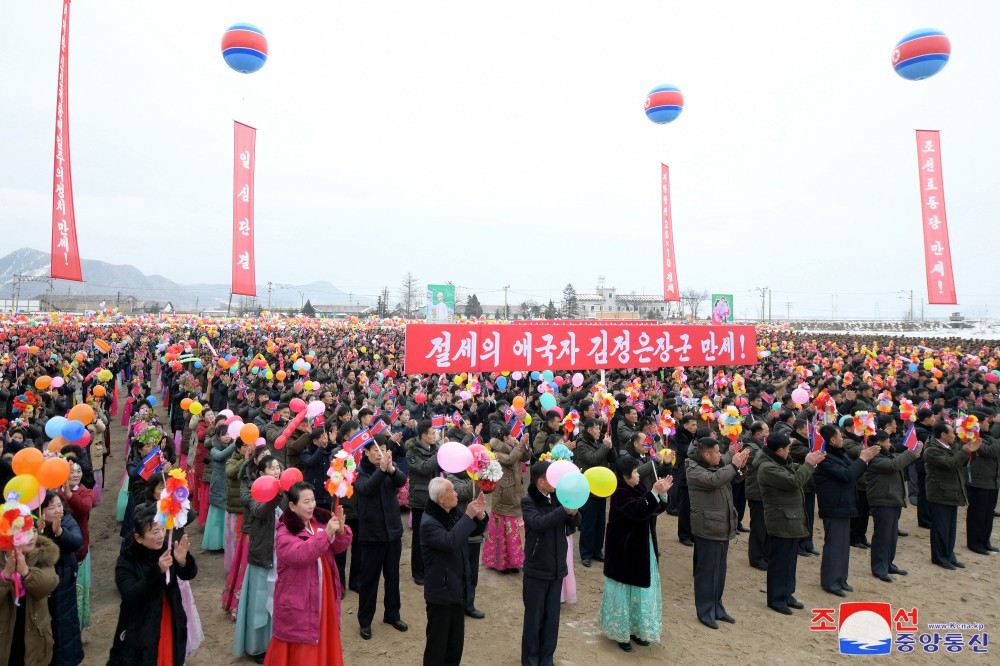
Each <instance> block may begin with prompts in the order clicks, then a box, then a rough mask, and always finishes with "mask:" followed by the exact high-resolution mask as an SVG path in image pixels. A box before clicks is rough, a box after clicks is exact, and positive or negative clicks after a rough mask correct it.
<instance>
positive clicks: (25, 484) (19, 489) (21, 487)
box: [3, 474, 39, 504]
mask: <svg viewBox="0 0 1000 666" xmlns="http://www.w3.org/2000/svg"><path fill="white" fill-rule="evenodd" d="M38 488H39V486H38V479H36V478H35V477H34V476H33V475H31V474H19V475H17V476H15V477H14V478H13V479H11V480H10V481H8V482H7V485H6V486H4V489H3V494H4V497H6V496H7V495H8V494H9V493H16V494H17V496H18V497H20V498H21V500H20V501H21V504H27V503H28V502H30V501H31V500H33V499H35V498H36V497H38Z"/></svg>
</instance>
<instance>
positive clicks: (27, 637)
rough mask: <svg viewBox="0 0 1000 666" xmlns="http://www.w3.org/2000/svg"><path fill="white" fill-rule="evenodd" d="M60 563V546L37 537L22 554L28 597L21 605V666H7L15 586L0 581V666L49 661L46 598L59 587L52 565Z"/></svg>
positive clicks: (0, 560) (38, 665)
mask: <svg viewBox="0 0 1000 666" xmlns="http://www.w3.org/2000/svg"><path fill="white" fill-rule="evenodd" d="M9 556H10V553H9V552H5V553H2V554H0V568H2V567H3V566H4V565H6V563H7V557H9ZM58 560H59V547H58V546H56V545H55V544H54V543H52V542H51V541H49V540H48V539H46V538H45V537H44V536H39V537H38V541H37V542H36V543H35V549H34V550H33V551H31V552H30V553H28V554H27V555H25V562H26V564H27V565H28V575H27V576H26V577H25V578H24V579H23V584H24V589H25V591H26V592H27V594H26V595H25V596H24V597H22V598H21V600H20V603H21V604H22V605H24V606H25V611H24V654H25V660H24V663H23V665H22V664H12V663H10V648H11V644H12V643H13V640H14V637H13V631H14V623H15V622H16V620H17V607H16V606H15V605H14V594H15V592H14V585H13V584H12V583H11V582H10V581H8V582H6V583H5V582H3V581H0V666H48V664H49V663H50V662H51V661H52V650H53V639H52V616H51V615H50V614H49V604H48V596H49V595H50V594H51V593H52V592H53V591H54V590H55V589H56V587H57V586H58V585H59V576H58V574H56V569H55V564H56V562H57V561H58Z"/></svg>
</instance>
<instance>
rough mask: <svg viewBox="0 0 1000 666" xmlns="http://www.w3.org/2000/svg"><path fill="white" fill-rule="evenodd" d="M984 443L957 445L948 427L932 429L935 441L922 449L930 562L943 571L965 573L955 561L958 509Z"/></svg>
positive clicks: (961, 566)
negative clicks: (971, 464)
mask: <svg viewBox="0 0 1000 666" xmlns="http://www.w3.org/2000/svg"><path fill="white" fill-rule="evenodd" d="M982 442H983V440H981V439H977V440H975V441H972V442H966V443H965V444H962V442H960V441H958V439H957V438H956V437H955V430H954V429H953V428H952V427H951V426H950V425H948V424H947V423H938V424H936V425H935V426H934V437H933V438H931V441H930V442H929V443H928V444H927V446H926V447H925V448H924V467H925V468H926V469H927V505H928V506H929V507H930V512H931V562H933V563H934V564H936V565H938V566H939V567H941V568H943V569H950V570H954V569H964V568H965V565H964V564H963V563H961V562H959V561H958V558H956V557H955V536H956V531H957V528H958V507H960V506H965V505H966V504H967V503H968V498H967V495H966V491H965V474H966V471H967V470H966V467H967V466H968V464H969V459H970V458H971V457H972V454H973V453H975V452H976V451H978V450H979V447H980V445H981V444H982Z"/></svg>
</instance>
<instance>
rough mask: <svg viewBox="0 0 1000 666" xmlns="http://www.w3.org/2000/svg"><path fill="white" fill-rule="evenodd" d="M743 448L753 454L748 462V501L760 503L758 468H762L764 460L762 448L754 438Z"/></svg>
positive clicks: (746, 442) (746, 481)
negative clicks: (761, 463) (761, 464)
mask: <svg viewBox="0 0 1000 666" xmlns="http://www.w3.org/2000/svg"><path fill="white" fill-rule="evenodd" d="M743 446H746V447H749V449H750V450H751V451H753V453H751V454H750V460H749V461H748V462H747V466H746V474H747V476H746V480H745V481H744V483H745V484H746V493H747V499H748V500H754V501H755V502H760V501H762V500H761V496H760V486H758V485H757V468H758V467H759V466H760V461H761V460H763V459H764V456H763V455H762V454H761V452H760V451H761V446H760V444H759V443H758V442H755V441H754V440H753V439H752V438H751V439H748V440H747V441H745V442H744V443H743Z"/></svg>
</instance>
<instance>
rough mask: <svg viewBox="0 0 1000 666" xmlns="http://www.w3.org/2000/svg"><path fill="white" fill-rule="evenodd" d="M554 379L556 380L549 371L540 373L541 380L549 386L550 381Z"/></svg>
mask: <svg viewBox="0 0 1000 666" xmlns="http://www.w3.org/2000/svg"><path fill="white" fill-rule="evenodd" d="M555 378H556V376H555V375H554V374H552V371H551V370H546V371H545V372H543V373H542V379H544V380H545V381H547V382H548V383H549V384H551V383H552V380H553V379H555Z"/></svg>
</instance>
